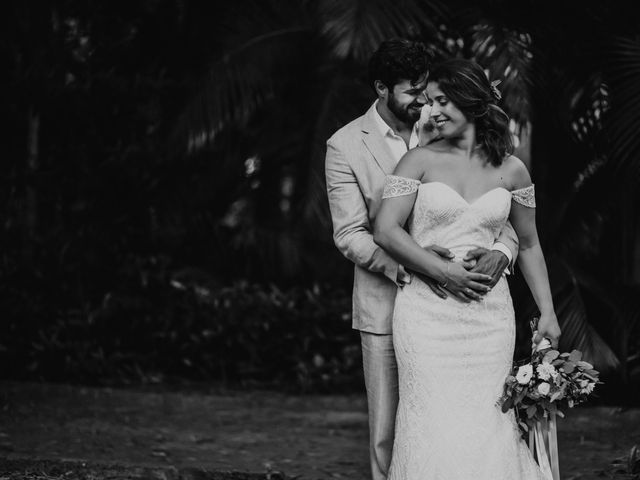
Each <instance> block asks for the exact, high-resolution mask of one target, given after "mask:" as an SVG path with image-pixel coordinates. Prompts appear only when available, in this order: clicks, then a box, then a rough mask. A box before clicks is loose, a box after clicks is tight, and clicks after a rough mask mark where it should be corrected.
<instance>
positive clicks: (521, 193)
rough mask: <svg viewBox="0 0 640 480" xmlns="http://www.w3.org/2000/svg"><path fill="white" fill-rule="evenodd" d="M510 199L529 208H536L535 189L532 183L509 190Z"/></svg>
mask: <svg viewBox="0 0 640 480" xmlns="http://www.w3.org/2000/svg"><path fill="white" fill-rule="evenodd" d="M511 199H512V200H513V201H514V202H516V203H519V204H520V205H524V206H525V207H529V208H536V191H535V187H534V186H533V185H529V186H528V187H524V188H519V189H518V190H513V191H512V192H511Z"/></svg>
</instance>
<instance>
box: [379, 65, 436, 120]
mask: <svg viewBox="0 0 640 480" xmlns="http://www.w3.org/2000/svg"><path fill="white" fill-rule="evenodd" d="M426 87H427V75H426V74H424V75H423V76H422V77H420V78H419V79H418V80H417V81H416V82H413V83H412V82H411V81H410V80H401V81H400V82H398V83H396V84H395V85H394V86H393V88H392V89H391V90H388V96H387V107H388V108H389V111H390V112H391V113H393V114H394V115H395V116H396V117H397V118H398V120H400V121H401V122H403V123H405V124H407V125H413V124H414V123H415V122H417V121H418V120H419V119H420V111H421V109H422V107H423V106H424V105H425V104H426V103H427V98H426V95H425V89H426Z"/></svg>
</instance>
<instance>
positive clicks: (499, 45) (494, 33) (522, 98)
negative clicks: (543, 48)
mask: <svg viewBox="0 0 640 480" xmlns="http://www.w3.org/2000/svg"><path fill="white" fill-rule="evenodd" d="M470 49H471V52H472V54H473V55H474V57H475V59H476V61H477V62H478V63H480V64H481V65H482V66H484V67H485V68H486V69H488V70H489V75H490V77H491V79H492V80H494V79H499V80H501V81H502V83H501V85H500V90H502V94H503V103H504V107H505V111H507V113H508V114H509V115H510V116H511V117H512V118H513V119H514V120H516V122H518V123H519V124H521V125H522V124H525V123H526V122H528V121H530V120H531V106H530V100H529V98H530V90H531V88H532V86H533V82H534V77H533V73H534V72H533V71H532V60H533V55H534V51H533V45H532V41H531V36H530V35H529V34H528V33H527V32H524V31H518V30H514V29H512V28H508V27H504V26H501V25H496V24H493V23H489V22H483V23H478V24H476V25H474V26H473V28H472V33H471V45H470Z"/></svg>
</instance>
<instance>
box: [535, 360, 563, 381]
mask: <svg viewBox="0 0 640 480" xmlns="http://www.w3.org/2000/svg"><path fill="white" fill-rule="evenodd" d="M536 372H538V377H540V378H541V379H542V380H549V379H550V378H556V377H557V376H558V372H557V370H556V367H554V366H553V365H551V364H550V363H541V364H540V365H538V366H537V367H536Z"/></svg>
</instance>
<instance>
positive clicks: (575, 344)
mask: <svg viewBox="0 0 640 480" xmlns="http://www.w3.org/2000/svg"><path fill="white" fill-rule="evenodd" d="M555 260H556V261H554V262H553V263H554V266H555V269H554V270H555V273H556V275H555V277H556V279H557V278H558V276H560V275H561V276H562V277H564V279H565V280H564V281H561V282H557V281H556V282H554V288H553V298H554V303H555V305H556V313H557V315H558V321H559V322H560V326H561V328H562V336H561V337H560V348H561V349H562V350H565V351H571V350H572V349H577V350H580V351H581V352H582V353H583V355H584V358H585V359H588V360H587V361H589V362H592V363H593V364H594V365H597V368H598V369H599V370H600V371H602V372H607V371H613V370H616V369H618V368H620V363H621V362H620V359H619V358H618V355H616V353H615V352H614V350H613V349H612V348H611V346H610V345H609V344H608V343H607V342H606V341H605V340H604V339H603V338H602V336H601V335H600V334H599V333H598V331H597V330H596V329H595V328H594V326H593V325H594V324H595V323H600V324H601V327H603V325H602V324H603V323H605V324H606V325H607V326H608V325H609V322H606V321H605V319H601V320H602V321H600V322H594V320H595V319H593V318H590V317H589V315H588V309H587V307H586V305H585V301H584V295H585V293H587V294H588V293H589V292H587V291H586V290H585V285H584V282H583V280H584V279H583V278H582V277H581V276H580V275H579V274H578V273H577V272H576V270H575V269H574V268H572V267H571V266H570V265H568V264H567V263H566V262H564V261H562V260H558V259H557V258H556V259H555ZM559 269H560V270H563V271H562V272H559V271H558V270H559ZM613 318H614V312H611V316H610V319H613Z"/></svg>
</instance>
